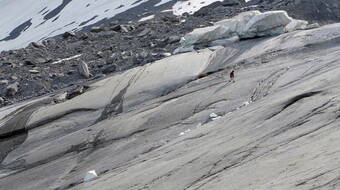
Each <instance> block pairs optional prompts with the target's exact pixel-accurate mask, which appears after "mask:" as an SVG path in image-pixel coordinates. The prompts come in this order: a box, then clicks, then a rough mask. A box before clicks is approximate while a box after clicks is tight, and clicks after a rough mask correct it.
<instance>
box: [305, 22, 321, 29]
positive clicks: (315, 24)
mask: <svg viewBox="0 0 340 190" xmlns="http://www.w3.org/2000/svg"><path fill="white" fill-rule="evenodd" d="M314 28H320V24H319V23H313V24H308V25H307V26H306V27H305V30H310V29H314Z"/></svg>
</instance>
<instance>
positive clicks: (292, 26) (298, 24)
mask: <svg viewBox="0 0 340 190" xmlns="http://www.w3.org/2000/svg"><path fill="white" fill-rule="evenodd" d="M307 25H308V22H307V21H304V20H292V21H291V22H290V23H289V24H288V25H287V26H286V27H285V30H286V32H292V31H295V30H304V29H306V27H307Z"/></svg>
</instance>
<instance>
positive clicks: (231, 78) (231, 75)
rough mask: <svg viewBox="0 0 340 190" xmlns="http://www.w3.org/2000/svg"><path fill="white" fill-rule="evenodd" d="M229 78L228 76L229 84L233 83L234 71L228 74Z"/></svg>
mask: <svg viewBox="0 0 340 190" xmlns="http://www.w3.org/2000/svg"><path fill="white" fill-rule="evenodd" d="M229 76H230V80H229V81H230V82H235V80H234V78H235V72H234V70H232V71H231V72H230V74H229Z"/></svg>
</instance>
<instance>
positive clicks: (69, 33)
mask: <svg viewBox="0 0 340 190" xmlns="http://www.w3.org/2000/svg"><path fill="white" fill-rule="evenodd" d="M74 36H76V35H75V34H74V32H65V33H64V34H63V38H65V39H67V38H69V37H74Z"/></svg>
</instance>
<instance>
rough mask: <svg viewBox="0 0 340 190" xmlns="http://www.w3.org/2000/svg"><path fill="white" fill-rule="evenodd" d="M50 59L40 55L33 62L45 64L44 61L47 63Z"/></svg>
mask: <svg viewBox="0 0 340 190" xmlns="http://www.w3.org/2000/svg"><path fill="white" fill-rule="evenodd" d="M48 61H49V60H48V59H45V58H42V57H38V58H36V59H34V61H33V62H35V63H37V64H43V63H47V62H48Z"/></svg>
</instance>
